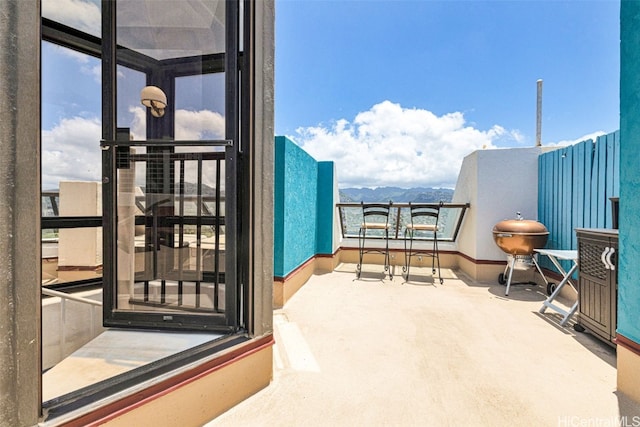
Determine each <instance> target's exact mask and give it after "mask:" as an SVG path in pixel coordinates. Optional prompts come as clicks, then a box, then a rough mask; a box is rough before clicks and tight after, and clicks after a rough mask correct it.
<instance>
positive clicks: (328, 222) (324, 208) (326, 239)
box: [316, 162, 335, 255]
mask: <svg viewBox="0 0 640 427" xmlns="http://www.w3.org/2000/svg"><path fill="white" fill-rule="evenodd" d="M333 169H334V166H333V162H320V163H318V213H317V218H318V228H317V233H316V253H318V254H325V255H328V254H332V253H333V213H334V211H335V207H334V201H333V183H334V177H333V175H334V174H333Z"/></svg>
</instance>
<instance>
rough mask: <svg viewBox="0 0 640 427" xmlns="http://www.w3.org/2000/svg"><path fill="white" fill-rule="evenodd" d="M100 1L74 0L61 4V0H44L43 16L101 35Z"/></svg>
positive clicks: (42, 5)
mask: <svg viewBox="0 0 640 427" xmlns="http://www.w3.org/2000/svg"><path fill="white" fill-rule="evenodd" d="M100 3H101V0H74V1H67V2H64V5H61V2H60V0H42V3H41V8H42V17H43V18H48V19H51V20H52V21H56V22H59V23H61V24H64V25H66V26H68V27H71V28H75V29H76V30H80V31H83V32H85V33H87V34H91V35H92V36H96V37H100V29H101V27H102V22H101V20H102V16H101V11H100V9H101V8H100Z"/></svg>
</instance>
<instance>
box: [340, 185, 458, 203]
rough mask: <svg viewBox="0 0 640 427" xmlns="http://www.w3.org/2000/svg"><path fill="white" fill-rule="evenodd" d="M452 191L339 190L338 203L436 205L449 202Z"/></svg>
mask: <svg viewBox="0 0 640 427" xmlns="http://www.w3.org/2000/svg"><path fill="white" fill-rule="evenodd" d="M452 198H453V190H452V189H450V188H425V187H415V188H399V187H378V188H342V189H340V202H342V203H353V202H361V201H362V202H388V201H389V200H391V201H393V202H397V203H408V202H413V203H436V202H440V201H442V202H445V203H448V202H451V199H452Z"/></svg>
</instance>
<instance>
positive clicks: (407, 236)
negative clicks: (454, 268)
mask: <svg viewBox="0 0 640 427" xmlns="http://www.w3.org/2000/svg"><path fill="white" fill-rule="evenodd" d="M442 205H443V203H442V202H440V204H439V205H438V206H433V204H431V205H420V204H415V205H414V204H411V203H409V210H410V215H411V223H410V224H407V226H406V227H405V229H404V266H403V267H402V273H403V276H404V278H405V281H407V282H408V281H409V273H410V269H411V257H413V256H419V255H423V256H429V257H431V272H432V273H433V274H435V273H436V263H437V265H438V279H440V284H442V283H444V280H443V279H442V275H441V274H440V253H439V252H438V226H439V225H438V220H439V218H440V208H441V207H442ZM418 218H423V220H422V221H420V220H418ZM416 220H418V221H416ZM421 231H422V232H432V233H433V247H432V249H431V250H415V251H414V250H413V240H414V236H415V234H416V232H421ZM407 245H408V247H407Z"/></svg>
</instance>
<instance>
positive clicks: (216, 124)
mask: <svg viewBox="0 0 640 427" xmlns="http://www.w3.org/2000/svg"><path fill="white" fill-rule="evenodd" d="M224 93H225V90H224V73H215V74H202V75H196V76H187V77H179V78H176V97H175V108H176V116H175V139H176V140H207V139H208V140H216V139H224V132H225V122H224V102H225V99H224Z"/></svg>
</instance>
